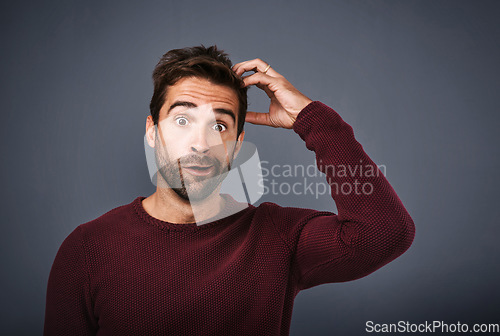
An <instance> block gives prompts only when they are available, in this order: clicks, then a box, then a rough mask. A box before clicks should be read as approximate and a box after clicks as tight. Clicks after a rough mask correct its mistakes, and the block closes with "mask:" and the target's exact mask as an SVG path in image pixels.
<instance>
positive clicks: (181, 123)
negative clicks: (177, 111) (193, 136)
mask: <svg viewBox="0 0 500 336" xmlns="http://www.w3.org/2000/svg"><path fill="white" fill-rule="evenodd" d="M175 123H176V124H177V125H179V126H186V125H187V124H188V123H189V121H188V120H187V119H186V118H185V117H179V118H177V119H175Z"/></svg>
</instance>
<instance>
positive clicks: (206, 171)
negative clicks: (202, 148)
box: [182, 165, 214, 176]
mask: <svg viewBox="0 0 500 336" xmlns="http://www.w3.org/2000/svg"><path fill="white" fill-rule="evenodd" d="M182 169H183V170H184V171H187V172H188V173H189V174H191V175H195V176H208V175H210V174H212V172H213V171H214V166H213V165H210V166H201V165H200V166H189V167H183V168H182Z"/></svg>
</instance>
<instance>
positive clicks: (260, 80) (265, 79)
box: [242, 72, 278, 92]
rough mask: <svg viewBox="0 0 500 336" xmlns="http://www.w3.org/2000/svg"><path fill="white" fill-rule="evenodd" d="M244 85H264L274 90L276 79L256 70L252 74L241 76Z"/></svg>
mask: <svg viewBox="0 0 500 336" xmlns="http://www.w3.org/2000/svg"><path fill="white" fill-rule="evenodd" d="M242 79H243V83H244V85H245V86H249V85H256V86H257V87H261V86H265V87H267V88H268V89H270V91H271V92H274V91H276V89H277V88H276V84H278V83H277V82H278V80H277V79H276V78H275V77H271V76H269V75H267V74H263V73H262V72H256V73H254V74H253V75H250V76H246V77H242Z"/></svg>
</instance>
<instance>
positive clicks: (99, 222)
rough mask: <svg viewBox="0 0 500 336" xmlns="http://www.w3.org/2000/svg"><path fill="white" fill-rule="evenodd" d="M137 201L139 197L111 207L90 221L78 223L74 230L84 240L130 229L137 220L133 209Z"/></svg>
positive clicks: (113, 234)
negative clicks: (127, 202)
mask: <svg viewBox="0 0 500 336" xmlns="http://www.w3.org/2000/svg"><path fill="white" fill-rule="evenodd" d="M139 201H140V197H137V198H136V199H134V200H133V201H132V202H130V203H129V204H125V205H121V206H118V207H116V208H113V209H111V210H109V211H108V212H106V213H104V214H103V215H101V216H99V217H97V218H95V219H93V220H91V221H88V222H86V223H83V224H80V225H79V226H78V227H77V228H76V229H75V231H77V232H78V231H79V232H80V235H81V237H82V239H83V240H86V239H89V238H96V237H106V236H115V235H116V234H119V233H121V232H124V231H127V230H130V228H131V226H133V225H134V223H138V222H139V217H138V215H137V212H136V210H135V207H136V203H137V202H139Z"/></svg>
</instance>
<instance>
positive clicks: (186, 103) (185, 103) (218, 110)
mask: <svg viewBox="0 0 500 336" xmlns="http://www.w3.org/2000/svg"><path fill="white" fill-rule="evenodd" d="M178 106H184V107H187V108H195V107H198V105H196V104H195V103H192V102H189V101H176V102H174V103H173V104H172V105H170V107H169V108H168V111H167V115H168V113H169V112H170V111H171V110H173V109H174V108H176V107H178ZM214 112H216V113H219V114H227V115H228V116H230V117H231V118H232V119H233V123H236V116H235V114H234V112H233V111H231V110H228V109H225V108H214Z"/></svg>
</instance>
